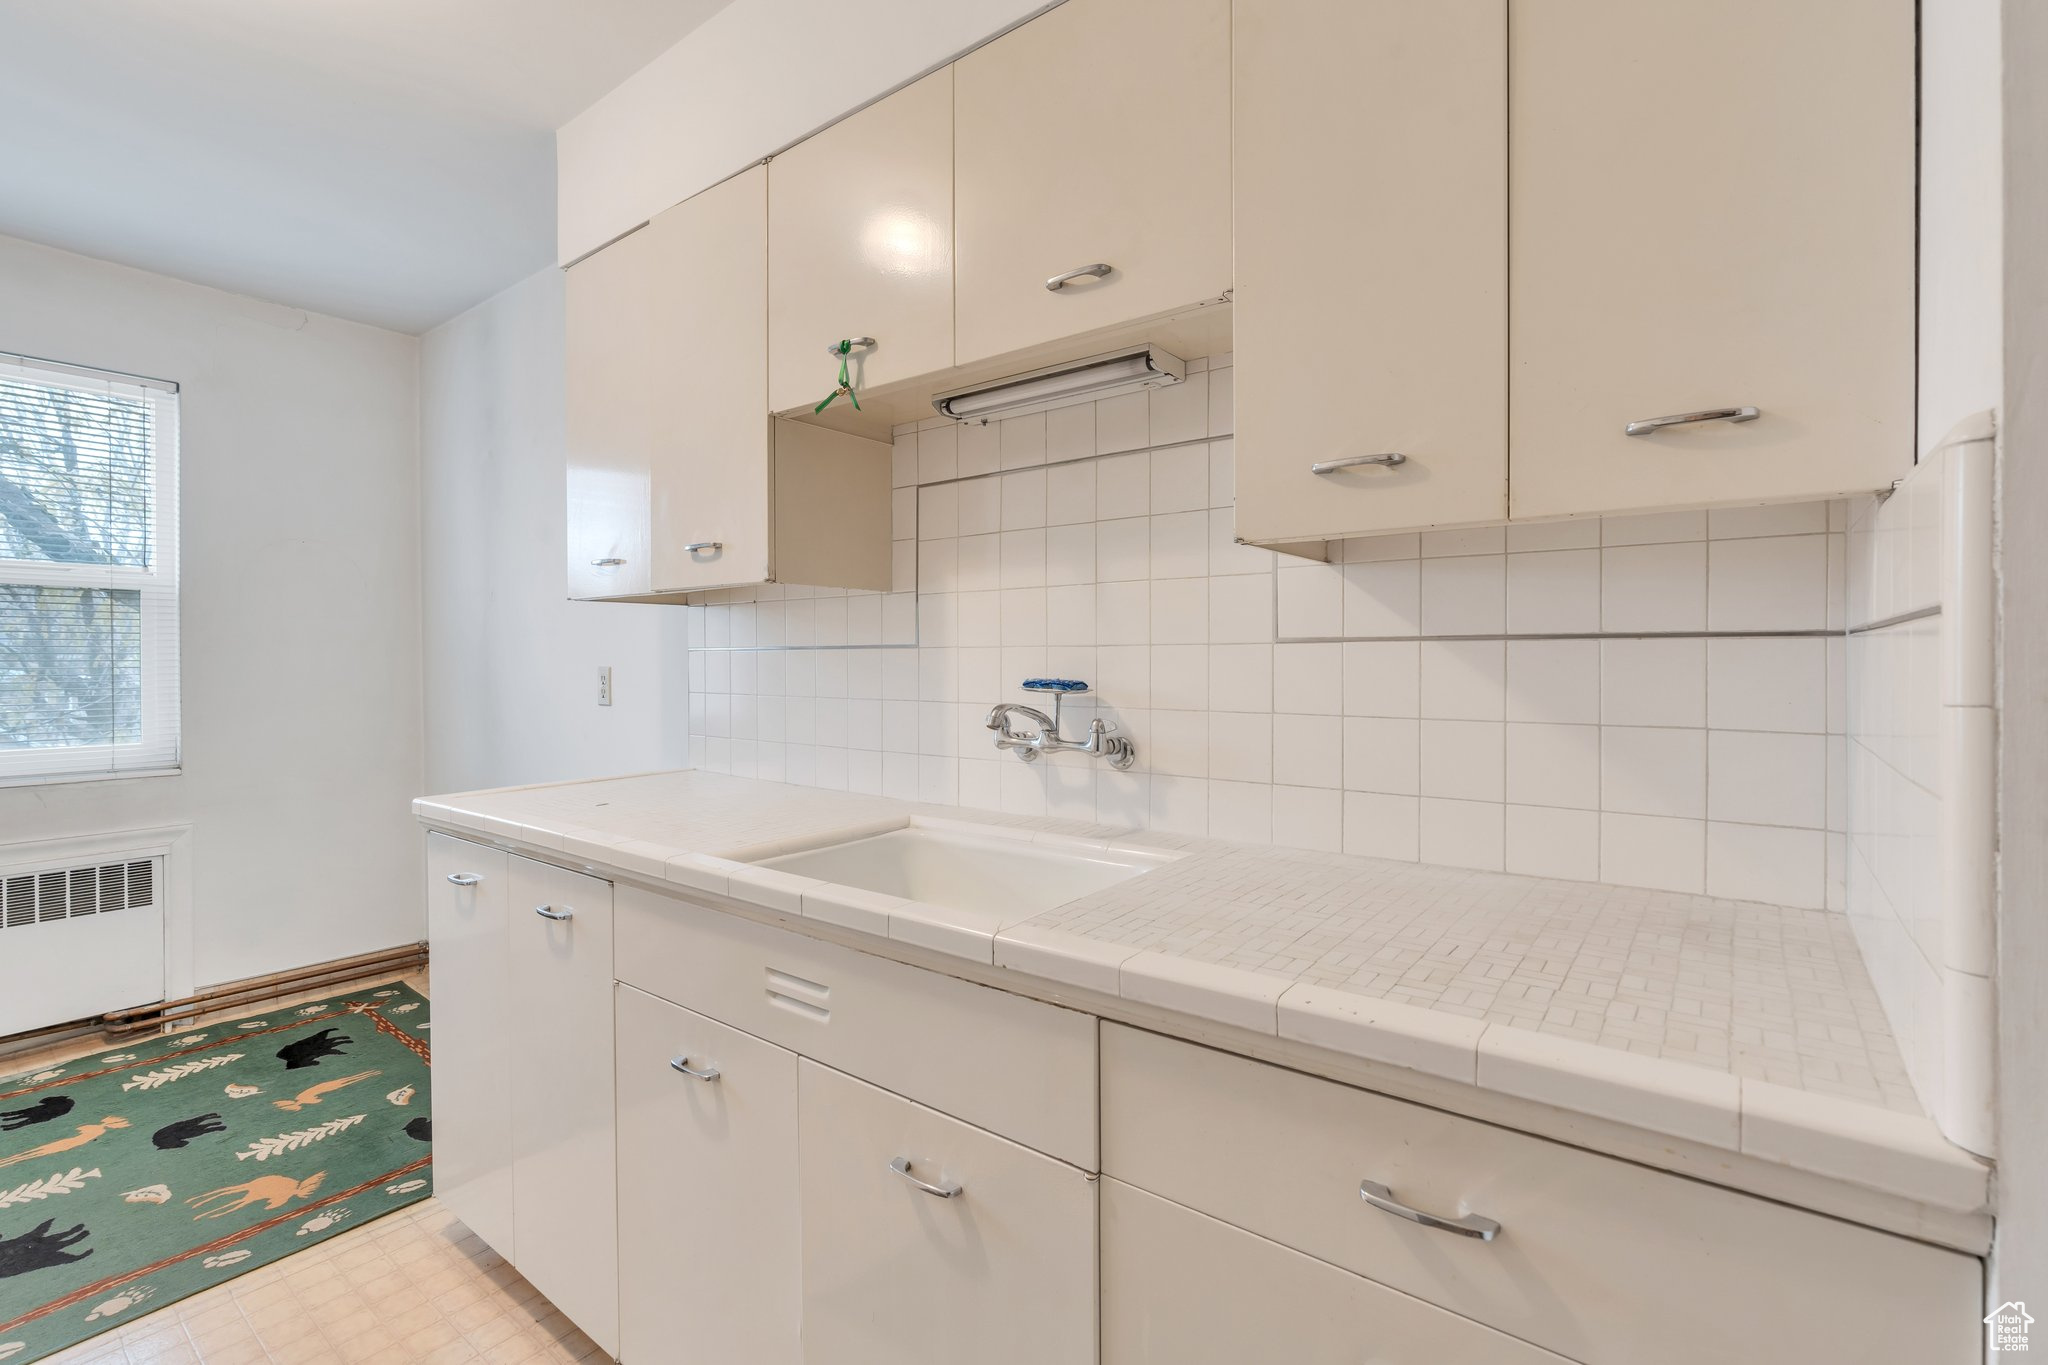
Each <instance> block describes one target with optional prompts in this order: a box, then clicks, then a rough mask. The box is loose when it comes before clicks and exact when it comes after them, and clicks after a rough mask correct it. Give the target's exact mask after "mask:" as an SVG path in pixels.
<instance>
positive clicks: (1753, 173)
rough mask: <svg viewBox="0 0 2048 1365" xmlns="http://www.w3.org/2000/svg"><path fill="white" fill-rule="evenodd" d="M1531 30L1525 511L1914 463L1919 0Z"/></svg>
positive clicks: (1865, 473) (1516, 190)
mask: <svg viewBox="0 0 2048 1365" xmlns="http://www.w3.org/2000/svg"><path fill="white" fill-rule="evenodd" d="M1512 33H1513V38H1512V45H1511V51H1510V63H1511V73H1510V75H1511V80H1510V89H1511V92H1512V94H1511V117H1510V123H1511V128H1512V138H1513V148H1514V154H1513V160H1512V177H1511V179H1512V184H1511V189H1510V196H1509V197H1510V222H1511V223H1512V224H1513V229H1512V234H1511V239H1510V240H1511V254H1510V261H1509V274H1510V278H1511V280H1512V281H1513V286H1512V298H1511V310H1510V316H1511V318H1512V320H1513V321H1512V328H1511V337H1510V348H1511V355H1512V363H1513V368H1512V380H1511V382H1512V389H1513V414H1512V425H1511V431H1510V441H1511V447H1512V450H1513V471H1512V475H1511V480H1510V505H1511V511H1512V513H1513V515H1514V516H1516V517H1541V516H1553V515H1558V514H1563V513H1575V512H1601V511H1612V510H1629V509H1636V508H1651V507H1662V506H1672V505H1684V504H1695V505H1696V504H1701V503H1726V502H1744V501H1755V502H1761V501H1770V500H1783V499H1792V498H1806V497H1815V496H1822V495H1827V494H1836V493H1844V492H1850V491H1855V490H1859V489H1874V488H1880V487H1883V486H1885V485H1886V484H1889V483H1890V482H1891V481H1892V480H1893V479H1894V478H1897V477H1899V476H1900V475H1903V474H1904V473H1905V472H1906V470H1907V468H1908V467H1909V466H1910V464H1911V461H1912V458H1913V386H1914V355H1913V328H1914V292H1913V291H1914V284H1913V280H1914V6H1913V2H1912V0H1801V2H1800V3H1798V4H1785V3H1782V0H1725V3H1720V4H1713V5H1683V4H1670V3H1658V4H1644V3H1641V0H1534V2H1529V3H1517V4H1516V6H1515V14H1514V24H1513V30H1512ZM1248 363H1249V360H1248V358H1247V357H1246V356H1243V355H1240V356H1239V364H1240V365H1245V364H1248ZM1239 401H1240V403H1242V401H1243V399H1242V397H1240V400H1239ZM1749 408H1754V409H1755V410H1756V411H1757V414H1758V415H1757V416H1756V418H1755V419H1754V420H1750V421H1739V422H1738V421H1730V420H1726V419H1713V418H1706V419H1703V420H1698V421H1693V422H1687V423H1683V424H1673V425H1668V426H1663V427H1659V428H1655V429H1652V430H1649V431H1647V432H1645V433H1644V434H1640V435H1636V436H1628V435H1625V434H1624V430H1625V428H1627V427H1628V426H1629V425H1630V424H1631V423H1642V422H1649V421H1653V420H1655V419H1660V418H1667V417H1677V416H1684V415H1687V414H1707V413H1714V412H1726V411H1730V410H1734V411H1736V412H1741V411H1742V410H1744V409H1749ZM1239 444H1240V449H1242V447H1243V445H1244V442H1243V441H1240V443H1239Z"/></svg>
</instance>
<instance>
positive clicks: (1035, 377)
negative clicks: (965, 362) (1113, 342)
mask: <svg viewBox="0 0 2048 1365" xmlns="http://www.w3.org/2000/svg"><path fill="white" fill-rule="evenodd" d="M1187 375H1188V367H1187V364H1186V363H1185V362H1184V361H1182V360H1181V358H1180V357H1179V356H1176V355H1169V354H1167V353H1166V352H1165V351H1162V350H1160V349H1159V348H1158V347H1157V346H1149V345H1148V346H1129V347H1126V348H1125V349H1123V350H1121V351H1110V352H1108V353H1107V354H1104V355H1092V356H1089V357H1088V358H1087V359H1086V360H1070V361H1068V362H1067V363H1066V364H1064V365H1048V366H1046V367H1045V368H1044V369H1042V370H1027V371H1026V372H1025V373H1023V374H1013V375H1011V376H1010V377H1009V378H1007V379H998V380H995V381H993V382H992V383H987V384H976V385H974V386H972V387H971V388H965V389H953V390H951V391H950V392H947V393H938V394H933V395H932V406H933V407H934V408H937V409H938V411H939V415H940V416H942V417H951V418H953V419H955V420H956V421H961V422H986V421H990V420H993V419H994V418H997V417H1020V416H1022V415H1024V414H1025V413H1029V412H1044V411H1045V410H1046V409H1047V408H1058V407H1064V406H1066V405H1067V404H1069V403H1080V402H1085V401H1087V400H1089V399H1094V398H1114V397H1116V396H1117V395H1118V394H1120V393H1136V392H1137V391H1138V390H1140V389H1156V388H1163V387H1164V386H1166V385H1168V384H1178V383H1180V382H1181V381H1182V380H1183V379H1186V378H1187Z"/></svg>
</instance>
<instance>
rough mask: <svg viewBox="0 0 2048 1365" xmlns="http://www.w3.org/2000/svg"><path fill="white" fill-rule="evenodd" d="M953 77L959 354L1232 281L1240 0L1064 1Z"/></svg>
mask: <svg viewBox="0 0 2048 1365" xmlns="http://www.w3.org/2000/svg"><path fill="white" fill-rule="evenodd" d="M953 79H954V134H953V135H954V144H955V199H954V213H955V216H956V221H957V224H958V232H957V237H956V239H955V244H954V249H955V256H956V268H955V277H954V279H955V291H956V301H957V311H956V322H955V326H956V329H957V330H956V340H955V347H954V349H955V358H956V360H957V361H958V362H959V363H960V364H967V363H969V362H971V361H976V360H982V359H986V358H987V357H989V356H994V355H1000V354H1003V353H1005V352H1008V351H1015V350H1019V349H1021V348H1023V347H1027V346H1034V345H1037V344H1039V343H1040V342H1046V341H1053V340H1057V339H1059V338H1061V337H1068V336H1073V335H1075V334H1076V333H1080V332H1086V331H1091V330H1094V329H1096V328H1100V327H1108V326H1111V325H1114V324H1116V323H1121V322H1128V321H1131V320H1133V319H1137V318H1142V317H1148V316H1151V315H1153V314H1157V313H1164V312H1167V311H1170V310H1172V309H1175V308H1179V307H1181V306H1183V305H1186V304H1191V303H1196V302H1199V301H1201V300H1205V299H1213V298H1217V297H1219V296H1220V295H1222V294H1223V293H1224V292H1225V291H1226V290H1228V289H1229V288H1230V280H1231V275H1230V255H1231V247H1230V0H1067V3H1065V4H1063V5H1061V6H1060V7H1059V8H1058V9H1055V10H1053V11H1051V12H1050V13H1048V14H1044V15H1041V16H1040V17H1038V18H1036V19H1033V20H1032V21H1031V22H1030V23H1028V24H1025V25H1023V26H1022V27H1020V28H1017V29H1015V30H1012V31H1011V32H1010V33H1007V34H1005V35H1004V36H1002V37H1001V38H998V39H996V40H995V41H994V42H992V43H990V44H988V45H987V46H985V47H982V48H980V49H978V50H976V51H974V52H971V53H969V54H968V55H967V56H965V57H962V58H961V59H960V60H959V61H958V62H957V63H955V65H954V74H953ZM1097 263H1100V264H1104V265H1107V266H1109V267H1110V273H1109V275H1107V276H1106V277H1103V278H1100V279H1081V280H1078V281H1076V282H1075V283H1073V284H1070V285H1068V286H1066V287H1065V288H1063V289H1060V290H1057V291H1052V290H1048V289H1047V288H1046V281H1047V280H1048V279H1049V278H1051V277H1053V276H1056V275H1059V274H1062V273H1064V272H1066V271H1069V270H1075V269H1078V268H1080V267H1082V266H1086V265H1092V264H1097Z"/></svg>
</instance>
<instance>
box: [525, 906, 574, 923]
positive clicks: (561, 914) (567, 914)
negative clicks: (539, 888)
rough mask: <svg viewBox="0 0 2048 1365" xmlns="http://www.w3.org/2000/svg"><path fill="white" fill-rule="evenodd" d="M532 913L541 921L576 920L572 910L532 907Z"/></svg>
mask: <svg viewBox="0 0 2048 1365" xmlns="http://www.w3.org/2000/svg"><path fill="white" fill-rule="evenodd" d="M533 913H534V914H536V915H539V916H540V917H541V918H542V919H552V920H571V919H575V918H576V912H575V911H574V910H557V909H555V907H554V906H552V905H536V906H534V907H533Z"/></svg>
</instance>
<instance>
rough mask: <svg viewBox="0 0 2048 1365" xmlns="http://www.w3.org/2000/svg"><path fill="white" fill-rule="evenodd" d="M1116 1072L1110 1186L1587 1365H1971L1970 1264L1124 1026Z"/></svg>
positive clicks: (1107, 1097)
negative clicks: (1470, 1223) (1476, 1221)
mask: <svg viewBox="0 0 2048 1365" xmlns="http://www.w3.org/2000/svg"><path fill="white" fill-rule="evenodd" d="M1102 1068H1103V1076H1102V1105H1103V1116H1102V1146H1103V1163H1102V1165H1103V1171H1104V1173H1105V1174H1106V1175H1110V1176H1114V1177H1115V1178H1116V1179H1118V1180H1122V1181H1125V1182H1127V1183H1129V1184H1132V1185H1136V1186H1138V1187H1139V1188H1141V1189H1144V1190H1149V1191H1150V1192H1152V1193H1154V1194H1157V1195H1160V1196H1163V1197H1164V1198H1167V1199H1171V1200H1173V1201H1174V1202H1176V1203H1179V1204H1185V1205H1187V1206H1188V1207H1190V1208H1193V1209H1198V1210H1200V1211H1202V1212H1204V1213H1208V1214H1211V1215H1213V1216H1215V1217H1217V1218H1220V1219H1222V1220H1223V1221H1225V1222H1228V1223H1233V1224H1235V1225H1237V1226H1238V1227H1240V1228H1243V1229H1246V1230H1247V1231H1250V1232H1254V1233H1257V1234H1258V1235H1260V1236H1262V1237H1267V1238H1270V1239H1272V1240H1274V1241H1277V1242H1280V1243H1282V1244H1284V1245H1286V1246H1291V1247H1294V1248H1295V1249H1297V1250H1300V1251H1303V1252H1306V1253H1308V1254H1309V1255H1311V1256H1314V1257H1317V1258H1319V1259H1321V1260H1325V1261H1328V1262H1330V1263H1332V1264H1333V1265H1337V1266H1341V1267H1343V1268H1344V1269H1346V1270H1350V1271H1354V1272H1356V1273H1358V1274H1361V1275H1364V1276H1367V1277H1369V1278H1371V1279H1374V1280H1377V1281H1379V1282H1380V1283H1381V1284H1384V1285H1387V1286H1390V1287H1392V1288H1394V1289H1398V1290H1401V1291H1402V1292H1404V1293H1407V1294H1412V1295H1414V1296H1415V1297H1417V1298H1420V1299H1425V1300H1427V1301H1429V1302H1431V1303H1434V1304H1437V1305H1439V1306H1441V1307H1443V1308H1447V1309H1449V1310H1450V1311H1452V1312H1454V1313H1457V1314H1460V1315H1462V1316H1464V1317H1468V1318H1472V1319H1474V1320H1475V1321H1478V1322H1481V1323H1484V1324H1486V1325H1488V1326H1490V1327H1495V1328H1498V1329H1499V1330H1501V1331H1503V1332H1507V1333H1510V1334H1512V1335H1514V1336H1517V1337H1521V1338H1523V1339H1525V1340H1527V1341H1530V1342H1534V1343H1536V1344H1537V1345H1540V1346H1543V1347H1545V1348H1547V1349H1549V1350H1552V1351H1556V1352H1559V1353H1561V1354H1563V1355H1565V1356H1568V1357H1570V1358H1572V1359H1574V1360H1579V1361H1584V1362H1586V1365H1641V1362H1643V1361H1652V1360H1654V1361H1658V1362H1660V1365H1690V1363H1691V1362H1701V1365H1705V1362H1716V1363H1717V1365H1718V1363H1719V1362H1725V1361H1730V1360H1743V1361H1745V1362H1757V1363H1759V1365H1773V1363H1777V1362H1782V1363H1783V1365H1795V1362H1796V1363H1797V1365H1810V1362H1813V1361H1817V1360H1854V1361H1857V1362H1859V1365H1945V1363H1946V1362H1962V1361H1975V1360H1977V1359H1978V1349H1979V1347H1978V1330H1979V1329H1978V1324H1977V1317H1978V1314H1979V1313H1980V1312H1981V1309H1980V1308H1979V1307H1978V1306H1977V1305H1978V1300H1979V1298H1980V1296H1981V1293H1982V1273H1981V1272H1982V1268H1981V1266H1980V1264H1979V1262H1978V1261H1977V1260H1976V1259H1975V1258H1973V1257H1969V1256H1964V1255H1961V1254H1958V1253H1956V1252H1951V1251H1944V1250H1940V1249H1937V1248H1935V1247H1930V1246H1926V1245H1923V1244H1921V1243H1918V1242H1912V1241H1908V1240H1906V1239H1904V1238H1899V1237H1893V1236H1891V1235H1889V1234H1887V1233H1881V1232H1874V1231H1872V1230H1870V1229H1867V1228H1861V1227H1857V1226H1855V1225H1854V1224H1850V1223H1844V1222H1839V1221H1837V1220H1835V1219H1831V1218H1825V1217H1822V1216H1820V1215H1818V1214H1812V1213H1806V1212H1803V1211H1800V1210H1797V1209H1793V1208H1788V1207H1786V1206H1785V1205H1782V1204H1773V1203H1769V1202H1766V1201H1764V1200H1761V1199H1755V1198H1751V1197H1750V1196H1748V1195H1742V1194H1737V1193H1735V1192H1733V1191H1731V1190H1726V1189H1722V1188H1720V1187H1718V1186H1714V1185H1708V1184H1703V1183H1700V1182H1698V1181H1693V1180H1687V1179H1684V1178H1682V1177H1679V1176H1673V1175H1667V1174H1665V1173H1662V1172H1659V1171H1652V1170H1649V1169H1647V1168H1645V1167H1641V1166H1636V1165H1632V1164H1630V1163H1628V1162H1624V1161H1617V1160H1614V1159H1612V1158H1610V1157H1603V1156H1596V1155H1594V1154H1592V1153H1590V1152H1585V1151H1581V1150H1579V1149H1577V1148H1574V1147H1566V1146H1563V1145H1561V1144H1558V1143H1553V1142H1548V1141H1545V1140H1543V1139H1541V1138H1533V1137H1529V1136H1527V1135H1524V1134H1520V1133H1515V1132H1512V1131H1510V1130H1508V1129H1505V1128H1497V1127H1494V1126H1492V1125H1490V1124H1484V1123H1478V1122H1474V1121H1473V1120H1470V1119H1463V1118H1458V1117H1456V1116H1454V1115H1451V1114H1446V1113H1443V1112H1441V1111H1438V1110H1434V1109H1426V1108H1423V1107H1421V1106H1419V1105H1414V1104H1408V1103H1404V1102H1402V1101H1399V1100H1392V1099H1388V1098H1386V1097H1384V1096H1381V1095H1375V1094H1373V1093H1371V1092H1369V1091H1365V1090H1358V1089H1354V1088H1352V1087H1350V1086H1345V1085H1339V1084H1336V1083H1334V1082H1331V1081H1324V1080H1319V1079H1316V1078H1314V1077H1310V1076H1304V1075H1301V1074H1299V1073H1296V1072H1292V1071H1286V1070H1283V1069H1281V1068H1279V1067H1274V1066H1268V1065H1265V1064H1264V1063H1260V1062H1253V1061H1249V1060H1246V1059H1244V1058H1241V1057H1234V1056H1231V1055H1229V1054H1227V1053H1221V1052H1215V1051H1212V1050H1210V1049H1207V1048H1201V1047H1196V1046H1193V1045H1191V1044H1187V1043H1182V1042H1178V1041H1175V1040H1172V1039H1168V1038H1162V1037H1159V1036H1157V1035H1154V1034H1149V1033H1144V1032H1140V1031H1138V1030H1136V1029H1130V1028H1125V1027H1122V1026H1120V1025H1114V1024H1112V1025H1106V1026H1105V1027H1104V1029H1103V1037H1102ZM1361 1180H1371V1181H1375V1182H1377V1183H1379V1184H1382V1185H1386V1186H1389V1187H1391V1189H1392V1191H1393V1194H1394V1196H1395V1197H1396V1198H1397V1199H1399V1200H1401V1201H1402V1202H1404V1203H1406V1204H1409V1205H1411V1206H1413V1207H1415V1208H1418V1209H1423V1210H1428V1211H1430V1212H1432V1213H1437V1214H1442V1215H1447V1216H1455V1215H1459V1214H1464V1213H1474V1214H1479V1215H1482V1216H1484V1217H1487V1218H1491V1219H1494V1220H1497V1221H1498V1223H1499V1224H1500V1228H1501V1231H1500V1233H1499V1235H1498V1236H1496V1237H1495V1238H1494V1239H1493V1240H1492V1241H1482V1240H1479V1239H1478V1238H1475V1237H1466V1236H1461V1235H1459V1234H1457V1233H1454V1232H1449V1231H1443V1230H1438V1229H1432V1228H1428V1227H1423V1226H1420V1225H1418V1224H1416V1223H1413V1222H1409V1221H1407V1220H1406V1219H1403V1218H1400V1217H1396V1216H1394V1215H1392V1214H1389V1213H1385V1212H1381V1211H1379V1210H1377V1209H1374V1208H1372V1207H1370V1206H1368V1205H1367V1204H1365V1203H1364V1202H1363V1201H1362V1200H1361V1199H1360V1197H1359V1182H1360V1181H1361Z"/></svg>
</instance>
